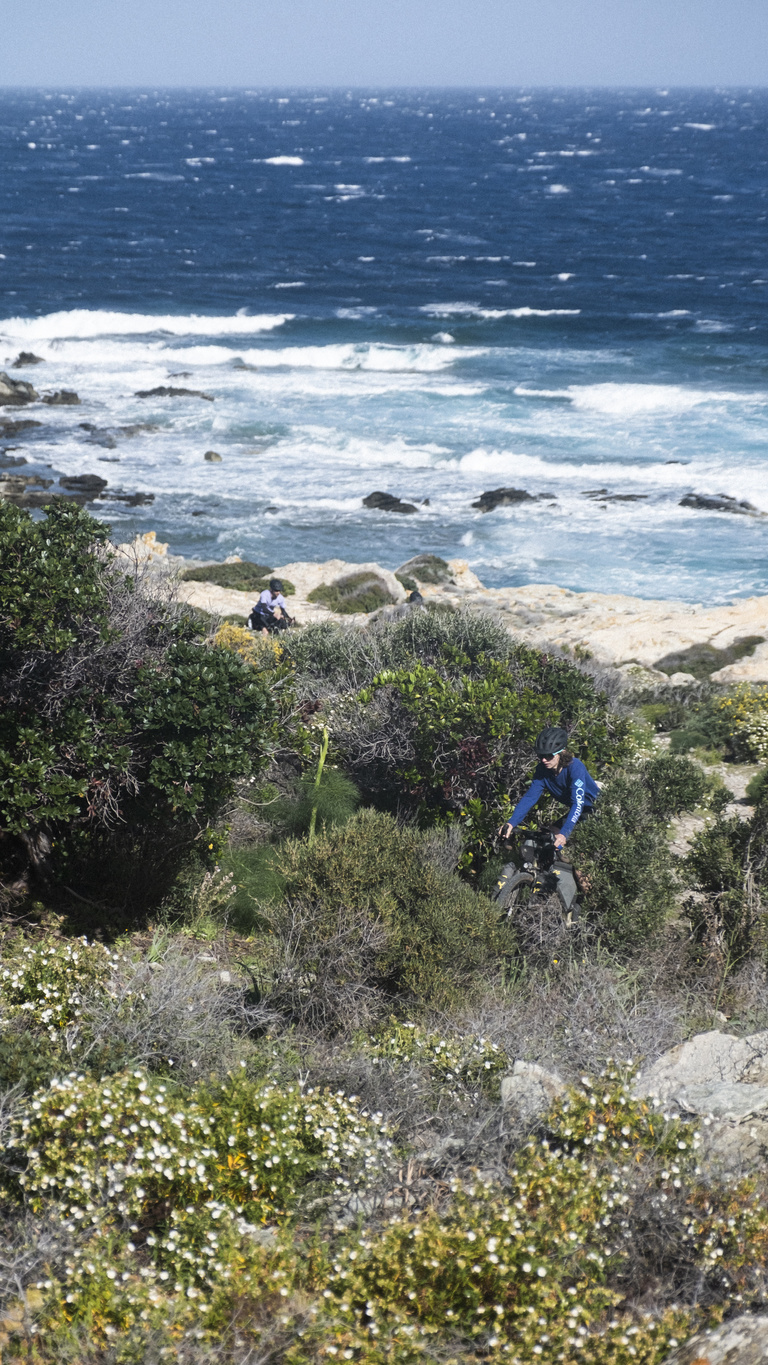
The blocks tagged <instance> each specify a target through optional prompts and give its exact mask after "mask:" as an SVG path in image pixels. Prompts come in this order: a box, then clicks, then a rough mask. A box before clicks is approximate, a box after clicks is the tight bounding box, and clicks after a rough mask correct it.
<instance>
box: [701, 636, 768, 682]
mask: <svg viewBox="0 0 768 1365" xmlns="http://www.w3.org/2000/svg"><path fill="white" fill-rule="evenodd" d="M710 677H711V679H712V682H718V683H726V684H730V683H737V682H755V683H761V682H765V681H766V680H768V640H764V641H763V643H762V644H760V645H756V646H755V649H754V652H753V653H752V654H751V656H749V657H748V658H746V659H738V660H737V662H736V663H733V664H726V666H725V668H718V670H717V672H716V673H711V674H710Z"/></svg>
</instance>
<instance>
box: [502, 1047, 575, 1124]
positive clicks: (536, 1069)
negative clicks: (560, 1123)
mask: <svg viewBox="0 0 768 1365" xmlns="http://www.w3.org/2000/svg"><path fill="white" fill-rule="evenodd" d="M564 1091H565V1083H564V1082H563V1081H562V1080H561V1078H560V1077H559V1076H558V1075H557V1073H556V1072H554V1071H546V1070H545V1069H544V1067H543V1066H537V1065H536V1064H535V1062H521V1061H517V1062H515V1064H514V1066H513V1067H512V1072H511V1074H510V1075H508V1076H502V1079H501V1102H502V1104H503V1105H504V1108H505V1109H509V1110H510V1111H511V1112H512V1113H513V1114H514V1115H515V1117H516V1118H518V1119H520V1120H521V1121H522V1122H523V1123H534V1122H535V1120H536V1119H537V1118H540V1116H541V1115H542V1114H544V1113H546V1111H547V1109H549V1108H550V1106H551V1105H552V1104H554V1102H555V1100H557V1099H559V1098H560V1096H561V1095H562V1094H563V1093H564Z"/></svg>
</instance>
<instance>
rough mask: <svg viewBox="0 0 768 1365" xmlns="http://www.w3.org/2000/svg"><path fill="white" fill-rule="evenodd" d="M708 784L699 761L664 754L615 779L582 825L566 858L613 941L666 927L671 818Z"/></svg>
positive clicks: (624, 944)
mask: <svg viewBox="0 0 768 1365" xmlns="http://www.w3.org/2000/svg"><path fill="white" fill-rule="evenodd" d="M707 787H708V784H707V780H706V778H705V776H704V774H703V773H701V772H700V770H699V769H697V768H696V765H695V764H693V763H691V762H689V761H688V760H685V759H680V758H674V757H672V758H670V757H668V756H666V755H664V756H660V757H659V758H654V759H651V760H650V762H648V763H646V764H645V765H644V766H643V767H642V768H641V769H640V770H639V771H637V772H634V773H617V774H615V775H614V776H613V777H611V778H610V779H609V780H608V781H607V782H606V783H605V786H604V787H603V789H602V791H601V794H600V797H599V800H598V801H597V804H596V806H595V811H594V814H593V815H592V816H591V817H590V818H589V819H588V820H584V821H582V822H581V823H580V824H579V825H577V827H576V829H575V831H574V833H573V835H572V836H571V838H570V840H569V842H568V851H569V857H571V858H572V859H573V861H574V862H575V864H576V866H577V867H578V868H579V869H580V871H581V872H582V873H583V875H584V877H585V879H586V881H587V884H588V886H589V889H588V891H587V892H586V895H585V897H584V903H585V908H586V909H587V910H588V913H589V917H590V919H591V920H592V921H593V923H594V924H595V926H596V928H597V932H598V934H599V935H600V938H601V939H602V941H603V942H604V943H606V944H607V945H608V946H611V947H614V948H618V949H622V948H628V947H632V946H637V945H638V944H640V943H642V942H644V941H646V940H647V939H648V937H649V936H652V935H653V934H654V933H656V932H657V931H658V930H659V929H660V928H661V926H662V924H663V923H664V920H665V918H666V916H667V914H668V913H669V912H670V910H671V909H672V906H673V903H674V894H675V890H676V879H675V875H674V870H673V864H672V856H671V854H670V851H669V845H668V842H667V827H666V822H667V820H668V819H669V817H670V816H671V815H672V814H680V812H681V811H682V810H685V809H690V807H691V805H694V806H695V805H698V804H699V802H700V800H701V797H702V794H703V793H704V792H705V791H706V789H707Z"/></svg>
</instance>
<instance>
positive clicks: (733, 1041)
mask: <svg viewBox="0 0 768 1365" xmlns="http://www.w3.org/2000/svg"><path fill="white" fill-rule="evenodd" d="M635 1093H636V1094H637V1095H639V1096H640V1097H643V1098H644V1097H650V1096H657V1097H658V1099H659V1100H660V1101H661V1102H662V1103H663V1104H664V1105H665V1106H666V1108H668V1109H671V1110H674V1111H676V1112H677V1113H679V1114H683V1115H687V1116H693V1117H695V1118H700V1119H701V1120H702V1123H701V1126H700V1132H701V1137H702V1144H703V1147H702V1155H701V1158H700V1159H701V1164H702V1167H703V1168H704V1169H705V1170H723V1169H725V1170H727V1171H729V1172H739V1171H746V1170H750V1169H755V1168H757V1167H759V1166H762V1165H763V1164H764V1162H765V1157H766V1152H767V1151H768V1032H765V1033H753V1034H751V1035H750V1036H749V1037H747V1038H736V1037H735V1036H734V1035H733V1034H730V1033H720V1032H718V1031H717V1030H713V1031H712V1032H710V1033H699V1034H697V1035H696V1036H695V1037H694V1038H689V1039H688V1041H687V1042H685V1043H680V1045H679V1046H678V1047H674V1048H672V1049H671V1051H670V1052H665V1053H664V1054H663V1056H661V1057H659V1059H658V1061H656V1062H654V1064H653V1066H650V1067H647V1068H646V1069H645V1070H644V1071H642V1072H641V1073H640V1075H639V1076H638V1078H637V1081H636V1084H635Z"/></svg>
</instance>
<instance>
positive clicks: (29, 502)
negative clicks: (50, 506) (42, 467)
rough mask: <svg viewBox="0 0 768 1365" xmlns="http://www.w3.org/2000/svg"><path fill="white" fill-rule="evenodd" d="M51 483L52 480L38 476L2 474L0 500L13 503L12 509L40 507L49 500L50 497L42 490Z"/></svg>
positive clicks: (0, 478) (0, 477) (0, 476)
mask: <svg viewBox="0 0 768 1365" xmlns="http://www.w3.org/2000/svg"><path fill="white" fill-rule="evenodd" d="M52 483H53V479H45V478H43V477H42V476H41V475H40V474H2V475H0V498H2V499H3V500H4V501H5V502H10V503H13V505H14V507H42V506H44V505H45V504H46V503H49V502H50V500H51V496H52V495H51V494H50V493H46V492H45V491H44V490H45V489H47V488H50V487H51V485H52Z"/></svg>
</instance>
